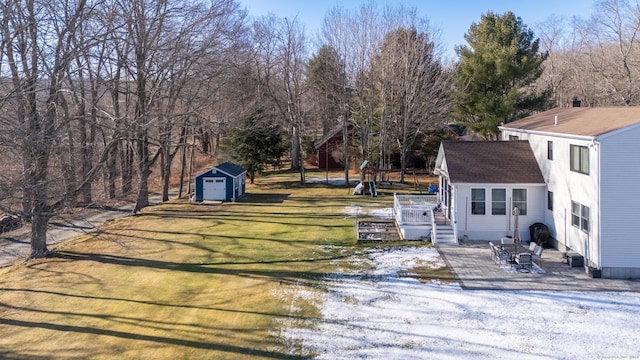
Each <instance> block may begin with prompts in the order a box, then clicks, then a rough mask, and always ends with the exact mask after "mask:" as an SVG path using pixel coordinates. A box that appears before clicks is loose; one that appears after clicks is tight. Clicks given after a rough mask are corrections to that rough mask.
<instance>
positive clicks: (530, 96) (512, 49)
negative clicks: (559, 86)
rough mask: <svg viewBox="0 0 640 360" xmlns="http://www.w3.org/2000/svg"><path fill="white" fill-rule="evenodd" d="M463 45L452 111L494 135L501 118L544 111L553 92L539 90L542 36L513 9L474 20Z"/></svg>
mask: <svg viewBox="0 0 640 360" xmlns="http://www.w3.org/2000/svg"><path fill="white" fill-rule="evenodd" d="M465 40H466V41H467V43H468V46H464V45H463V46H459V47H457V48H456V52H457V54H458V56H459V58H460V61H459V63H458V65H457V68H456V73H455V85H456V104H455V106H454V111H453V115H454V117H455V118H457V119H458V120H460V121H462V122H465V123H468V124H469V125H470V126H471V127H472V128H473V129H474V130H476V131H478V132H480V133H482V134H483V135H485V136H486V137H489V138H495V137H497V134H498V132H499V130H498V126H499V125H500V124H501V123H508V122H511V121H513V120H516V119H519V118H522V117H525V116H527V115H529V114H531V112H532V111H537V110H544V109H545V107H546V106H547V104H548V98H549V92H548V91H542V92H540V91H536V90H535V89H534V87H533V84H534V82H535V81H536V80H537V79H538V78H539V77H540V75H541V74H542V70H543V68H542V63H543V61H544V60H545V59H546V57H547V55H546V54H541V53H540V51H539V45H538V42H539V39H535V37H534V34H533V31H531V30H530V29H528V28H527V26H526V25H524V24H523V22H522V19H521V18H519V17H516V16H515V15H514V14H513V13H512V12H507V13H505V14H504V15H502V16H500V15H496V14H494V13H492V12H489V13H487V14H485V15H483V16H482V18H481V21H480V23H478V24H476V23H473V24H472V25H471V27H470V28H469V32H468V33H467V34H466V35H465Z"/></svg>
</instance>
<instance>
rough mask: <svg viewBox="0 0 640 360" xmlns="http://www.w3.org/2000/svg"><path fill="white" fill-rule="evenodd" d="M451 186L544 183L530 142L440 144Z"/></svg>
mask: <svg viewBox="0 0 640 360" xmlns="http://www.w3.org/2000/svg"><path fill="white" fill-rule="evenodd" d="M442 146H443V149H444V158H445V160H446V164H447V169H448V172H449V179H450V180H451V182H452V183H527V184H535V183H544V179H543V177H542V173H541V172H540V168H539V167H538V163H537V162H536V159H535V157H534V156H533V151H532V150H531V146H529V142H528V141H526V140H518V141H443V142H442Z"/></svg>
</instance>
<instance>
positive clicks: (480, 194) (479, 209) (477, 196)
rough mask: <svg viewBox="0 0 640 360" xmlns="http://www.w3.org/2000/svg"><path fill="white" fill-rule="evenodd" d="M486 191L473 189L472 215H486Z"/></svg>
mask: <svg viewBox="0 0 640 360" xmlns="http://www.w3.org/2000/svg"><path fill="white" fill-rule="evenodd" d="M485 206H486V194H485V189H471V214H473V215H485V214H486V210H485Z"/></svg>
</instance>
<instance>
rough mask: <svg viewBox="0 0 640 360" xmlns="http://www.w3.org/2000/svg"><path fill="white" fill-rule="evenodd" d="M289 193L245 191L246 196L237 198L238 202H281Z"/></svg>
mask: <svg viewBox="0 0 640 360" xmlns="http://www.w3.org/2000/svg"><path fill="white" fill-rule="evenodd" d="M290 195H291V194H278V193H273V194H252V193H247V195H246V196H244V197H242V198H241V199H240V200H238V202H239V203H250V204H253V203H257V204H281V203H283V202H284V201H285V200H286V199H287V198H288V197H289V196H290Z"/></svg>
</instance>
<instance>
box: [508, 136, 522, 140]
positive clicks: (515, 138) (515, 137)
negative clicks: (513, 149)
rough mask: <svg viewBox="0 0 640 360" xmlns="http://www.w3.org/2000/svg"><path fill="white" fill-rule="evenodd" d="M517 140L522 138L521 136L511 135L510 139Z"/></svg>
mask: <svg viewBox="0 0 640 360" xmlns="http://www.w3.org/2000/svg"><path fill="white" fill-rule="evenodd" d="M516 140H520V138H519V137H518V136H517V135H509V141H516Z"/></svg>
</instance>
